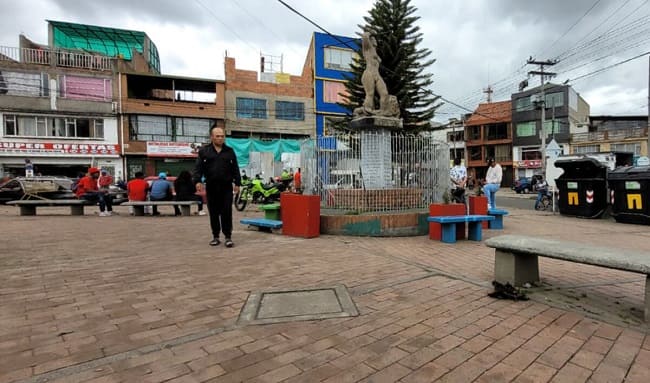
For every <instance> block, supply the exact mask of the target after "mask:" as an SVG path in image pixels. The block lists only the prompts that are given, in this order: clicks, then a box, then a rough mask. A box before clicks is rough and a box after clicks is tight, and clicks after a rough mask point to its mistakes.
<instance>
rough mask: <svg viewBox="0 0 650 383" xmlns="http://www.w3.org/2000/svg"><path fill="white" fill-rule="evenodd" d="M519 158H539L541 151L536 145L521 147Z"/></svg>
mask: <svg viewBox="0 0 650 383" xmlns="http://www.w3.org/2000/svg"><path fill="white" fill-rule="evenodd" d="M521 159H522V160H523V161H533V160H541V159H542V152H541V151H540V150H539V148H538V147H528V148H522V149H521Z"/></svg>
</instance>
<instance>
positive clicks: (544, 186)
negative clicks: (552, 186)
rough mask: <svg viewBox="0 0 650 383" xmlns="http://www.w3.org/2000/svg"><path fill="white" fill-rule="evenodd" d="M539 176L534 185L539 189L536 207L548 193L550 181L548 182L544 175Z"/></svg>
mask: <svg viewBox="0 0 650 383" xmlns="http://www.w3.org/2000/svg"><path fill="white" fill-rule="evenodd" d="M536 177H537V182H536V183H535V184H534V185H533V188H535V190H537V199H536V200H535V209H537V207H538V206H539V204H540V203H541V202H542V198H544V196H545V195H546V194H548V182H546V179H544V176H543V175H541V174H540V175H538V176H536Z"/></svg>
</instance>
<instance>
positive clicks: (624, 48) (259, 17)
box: [0, 0, 650, 121]
mask: <svg viewBox="0 0 650 383" xmlns="http://www.w3.org/2000/svg"><path fill="white" fill-rule="evenodd" d="M285 2H286V3H288V4H290V5H291V6H293V7H294V8H296V9H297V10H299V11H301V12H302V13H303V14H304V15H305V16H307V17H309V18H310V19H312V20H314V21H315V22H317V23H318V24H319V25H320V26H321V27H323V28H325V29H326V30H327V31H329V32H331V33H334V34H339V35H344V36H354V35H355V33H356V32H358V30H359V27H358V24H359V23H361V22H362V17H363V16H364V15H366V14H367V12H368V10H369V9H370V8H371V7H372V4H373V1H372V0H286V1H285ZM0 3H1V4H2V11H3V12H2V14H3V15H2V16H3V17H2V19H3V21H2V23H0V45H2V46H17V45H18V35H19V34H20V33H23V34H25V35H26V36H27V37H28V38H30V39H32V40H34V41H36V42H39V43H47V24H46V22H45V20H48V19H49V20H60V21H70V22H77V23H86V24H94V25H102V26H111V27H116V28H126V29H134V30H141V31H144V32H146V33H147V34H148V35H149V37H151V39H152V40H153V41H154V42H155V44H156V45H157V47H158V50H159V51H160V56H161V67H162V71H163V73H165V74H173V75H184V76H192V77H204V78H216V79H223V58H224V56H225V55H226V52H227V55H228V56H230V57H235V58H236V60H237V67H238V68H242V69H251V70H257V69H258V63H259V57H260V52H263V53H264V54H270V55H278V56H279V55H283V57H284V71H285V72H289V73H292V74H299V73H300V71H301V68H302V65H303V64H304V60H305V55H306V53H307V48H308V44H309V42H310V39H311V34H312V32H313V31H315V30H316V28H315V27H314V26H312V25H311V24H309V23H308V22H307V21H305V20H304V19H301V18H300V17H299V16H297V15H295V14H294V13H292V12H291V11H289V10H288V9H287V8H285V7H284V6H283V5H282V4H281V3H280V2H278V1H276V0H184V1H181V0H158V1H153V0H140V1H135V0H110V1H107V0H101V1H98V0H22V1H13V0H0ZM412 5H414V6H415V7H416V8H417V9H418V11H417V13H416V14H417V15H418V16H420V17H421V19H420V20H419V25H420V27H421V29H422V32H423V34H424V35H423V39H424V40H423V43H422V46H423V47H426V48H429V49H430V50H431V51H432V52H433V55H432V56H433V57H435V58H436V59H437V61H436V63H435V64H433V65H432V66H431V67H430V68H429V69H428V70H429V71H430V72H431V73H433V75H434V85H433V89H431V90H432V91H433V92H435V93H437V94H440V95H442V96H443V97H445V98H446V99H448V100H450V101H452V102H453V103H456V104H459V105H460V106H462V107H464V108H467V109H469V110H473V109H475V108H476V105H477V103H479V102H482V101H485V94H484V93H482V90H483V89H484V88H486V87H487V86H488V84H492V86H493V88H494V90H495V93H494V95H493V99H494V100H495V101H498V100H505V99H509V97H510V94H511V93H513V92H515V91H517V84H518V83H519V82H520V81H522V80H524V79H525V78H526V77H527V72H528V71H529V70H534V69H536V68H533V67H532V66H527V65H525V63H526V60H527V59H528V58H529V57H531V56H532V57H534V58H536V59H540V60H546V59H556V58H557V59H559V62H558V64H557V65H555V66H554V67H553V68H551V69H550V70H552V71H555V72H557V73H558V76H557V77H556V78H555V79H554V81H555V82H558V83H561V82H564V81H565V80H569V83H570V84H572V85H573V87H574V88H575V89H576V91H577V92H579V93H580V94H581V95H582V96H583V97H584V98H585V99H586V100H587V102H588V103H589V104H590V105H591V114H592V115H595V114H614V115H621V114H647V113H648V111H647V103H648V68H649V64H648V56H647V55H645V56H643V57H640V58H637V59H634V60H632V61H629V62H627V63H623V64H620V65H616V64H618V63H620V62H621V61H624V60H627V59H630V58H633V57H635V56H638V55H641V54H643V53H646V52H648V51H650V33H649V32H650V1H649V0H571V1H567V0H546V1H532V0H489V1H488V0H482V1H479V0H457V1H449V0H412ZM608 66H613V67H612V68H611V69H606V70H603V71H602V72H597V73H594V74H592V73H593V72H595V71H597V70H599V69H601V68H606V67H608ZM585 75H587V76H586V77H582V76H585ZM538 82H539V78H531V79H530V83H531V85H536V84H538ZM439 112H440V113H439V114H438V116H437V117H436V120H438V121H446V120H447V119H448V118H451V117H458V116H459V115H460V114H461V113H465V112H466V110H464V109H462V108H460V107H458V106H454V105H452V104H451V103H447V104H446V105H445V106H444V107H443V108H441V109H440V111H439Z"/></svg>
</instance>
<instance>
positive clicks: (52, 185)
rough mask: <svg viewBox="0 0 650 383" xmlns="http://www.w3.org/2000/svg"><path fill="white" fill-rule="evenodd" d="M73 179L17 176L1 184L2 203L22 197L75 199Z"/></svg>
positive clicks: (0, 198)
mask: <svg viewBox="0 0 650 383" xmlns="http://www.w3.org/2000/svg"><path fill="white" fill-rule="evenodd" d="M71 188H72V180H71V179H69V178H64V177H47V176H39V177H29V178H27V177H17V178H14V179H12V180H9V181H7V182H5V183H4V184H2V185H0V204H5V203H7V202H9V201H15V200H20V199H74V198H76V196H75V194H74V192H73V191H72V190H71Z"/></svg>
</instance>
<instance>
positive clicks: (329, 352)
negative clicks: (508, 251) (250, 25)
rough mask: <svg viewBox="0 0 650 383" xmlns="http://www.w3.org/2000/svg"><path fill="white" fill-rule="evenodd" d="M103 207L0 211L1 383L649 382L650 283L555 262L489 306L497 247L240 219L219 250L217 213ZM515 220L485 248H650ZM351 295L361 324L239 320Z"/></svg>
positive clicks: (557, 222)
mask: <svg viewBox="0 0 650 383" xmlns="http://www.w3.org/2000/svg"><path fill="white" fill-rule="evenodd" d="M94 210H95V209H87V212H86V215H85V216H83V217H71V216H67V215H65V213H66V209H60V210H59V209H57V208H54V209H43V210H42V211H41V210H39V214H41V215H39V216H36V217H19V216H18V209H16V208H12V207H8V206H0V227H2V241H1V242H0V281H1V282H0V283H1V284H0V382H1V383H5V382H14V381H15V382H163V381H170V382H205V381H208V382H239V381H251V382H318V381H326V382H357V381H367V382H376V383H378V382H397V381H399V382H409V383H410V382H430V381H443V382H470V381H478V382H508V381H516V382H547V381H552V382H584V381H593V382H623V381H625V382H641V383H647V382H648V381H650V335H648V334H650V331H649V327H648V326H647V325H646V324H644V323H643V322H642V321H641V315H642V314H641V310H642V307H643V291H644V281H645V276H644V275H641V274H633V273H626V272H619V271H613V270H608V269H605V268H599V267H592V266H587V265H581V264H571V263H567V262H561V261H555V260H548V259H540V270H541V274H542V278H543V281H544V282H545V283H544V286H542V287H540V288H535V289H533V290H532V291H531V292H530V297H531V300H530V301H526V302H513V301H503V300H495V299H492V298H489V297H487V293H488V292H490V291H491V286H490V282H491V280H492V273H493V262H494V250H493V249H489V248H487V247H485V246H484V245H483V243H476V242H468V241H461V242H459V243H457V244H454V245H449V244H442V243H440V242H434V241H430V240H429V239H428V238H427V237H424V236H422V237H412V238H356V237H333V236H322V237H319V238H316V239H309V240H306V239H300V238H291V237H285V236H282V235H279V234H268V233H260V232H257V231H252V230H248V229H247V228H246V227H244V226H242V225H239V224H238V223H236V224H235V233H234V236H233V239H234V241H235V243H236V246H235V247H234V248H232V249H226V248H224V247H223V245H222V246H219V247H216V248H212V247H209V246H208V244H207V243H208V241H209V239H210V235H209V228H208V217H199V216H192V217H173V216H163V217H131V216H128V215H127V214H126V208H124V207H118V208H117V211H118V212H119V213H121V214H120V215H118V216H114V217H107V218H100V217H98V216H97V215H96V212H95V211H94ZM510 211H511V215H509V216H508V217H506V219H505V225H506V229H505V230H504V231H500V232H495V231H489V230H487V231H484V239H485V238H490V237H492V236H495V235H500V234H528V235H537V236H541V237H547V238H557V239H566V240H574V241H579V242H587V243H591V244H602V245H608V246H620V247H622V248H630V249H637V250H639V249H642V250H645V251H648V248H650V246H649V245H648V243H650V228H649V227H645V226H636V225H623V224H617V223H615V222H614V221H613V220H579V219H573V218H567V217H562V216H559V215H551V214H547V213H536V212H533V211H529V210H528V211H524V210H517V209H510ZM161 212H162V213H163V214H171V213H172V209H171V208H161ZM238 214H239V213H238ZM245 214H246V215H248V216H257V215H260V214H258V212H255V211H253V210H251V211H250V212H247V213H245ZM240 217H241V215H237V216H236V218H235V220H236V221H237V222H238V219H239V218H240ZM336 284H343V285H345V286H347V288H348V291H349V292H350V294H351V296H352V299H353V301H354V303H355V304H356V307H357V309H358V311H359V314H360V315H359V316H357V317H350V318H334V319H325V320H318V321H300V322H287V323H276V324H268V325H245V324H241V323H239V324H238V323H237V319H238V316H239V312H240V310H241V309H242V307H243V305H244V303H245V302H246V299H247V297H248V294H249V292H251V291H255V290H261V289H287V288H311V287H319V286H332V285H336Z"/></svg>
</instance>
